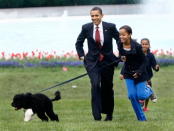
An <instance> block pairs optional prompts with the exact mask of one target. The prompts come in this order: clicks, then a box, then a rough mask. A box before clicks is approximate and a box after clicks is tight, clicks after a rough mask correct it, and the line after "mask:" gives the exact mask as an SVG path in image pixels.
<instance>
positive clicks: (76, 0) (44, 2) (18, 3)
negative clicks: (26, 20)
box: [0, 0, 140, 8]
mask: <svg viewBox="0 0 174 131" xmlns="http://www.w3.org/2000/svg"><path fill="white" fill-rule="evenodd" d="M137 3H140V0H0V8H22V7H44V6H73V5H104V4H137Z"/></svg>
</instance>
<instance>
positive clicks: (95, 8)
mask: <svg viewBox="0 0 174 131" xmlns="http://www.w3.org/2000/svg"><path fill="white" fill-rule="evenodd" d="M94 10H98V11H99V12H100V14H101V15H102V14H103V13H102V9H101V8H100V7H93V8H92V9H91V11H94Z"/></svg>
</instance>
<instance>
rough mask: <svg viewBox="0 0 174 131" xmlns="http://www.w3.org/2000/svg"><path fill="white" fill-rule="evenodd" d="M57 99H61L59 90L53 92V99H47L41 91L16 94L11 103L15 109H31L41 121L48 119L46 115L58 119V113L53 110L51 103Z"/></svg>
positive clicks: (53, 119) (54, 119)
mask: <svg viewBox="0 0 174 131" xmlns="http://www.w3.org/2000/svg"><path fill="white" fill-rule="evenodd" d="M59 99H61V96H60V92H59V91H57V92H55V98H54V99H49V98H48V97H47V96H46V95H44V94H41V93H37V94H31V93H26V94H17V95H15V96H14V98H13V102H12V103H11V105H12V106H13V107H15V109H16V110H19V109H21V108H24V109H29V108H30V109H32V111H33V113H36V114H37V116H38V117H39V118H40V119H41V120H42V121H48V117H49V118H50V119H51V120H52V121H59V118H58V115H57V114H55V113H54V111H53V104H52V101H56V100H59ZM46 115H47V116H48V117H47V116H46Z"/></svg>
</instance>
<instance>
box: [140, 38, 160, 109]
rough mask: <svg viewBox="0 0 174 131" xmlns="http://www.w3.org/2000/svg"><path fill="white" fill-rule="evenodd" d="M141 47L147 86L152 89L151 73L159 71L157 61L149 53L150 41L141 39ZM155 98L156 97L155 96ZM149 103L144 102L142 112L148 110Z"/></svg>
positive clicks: (147, 101)
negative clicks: (144, 59)
mask: <svg viewBox="0 0 174 131" xmlns="http://www.w3.org/2000/svg"><path fill="white" fill-rule="evenodd" d="M141 46H142V49H143V52H144V54H145V56H146V58H147V64H146V65H147V66H146V70H147V74H148V77H147V78H148V79H147V85H148V86H149V87H152V82H151V78H152V77H153V71H152V69H153V70H154V71H159V65H158V64H157V61H156V59H155V56H154V55H153V54H152V53H151V52H150V40H149V39H147V38H143V39H141ZM155 97H156V96H155ZM153 102H155V101H153ZM148 103H149V99H147V100H145V104H144V107H143V111H144V112H146V111H148V110H149V109H148V108H147V106H148Z"/></svg>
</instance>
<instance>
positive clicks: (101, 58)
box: [95, 26, 104, 61]
mask: <svg viewBox="0 0 174 131" xmlns="http://www.w3.org/2000/svg"><path fill="white" fill-rule="evenodd" d="M98 28H99V27H98V26H97V27H96V32H95V42H96V44H97V45H98V46H99V48H101V43H100V32H99V30H98ZM103 58H104V56H103V55H102V54H101V53H100V54H99V61H102V60H103Z"/></svg>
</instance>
